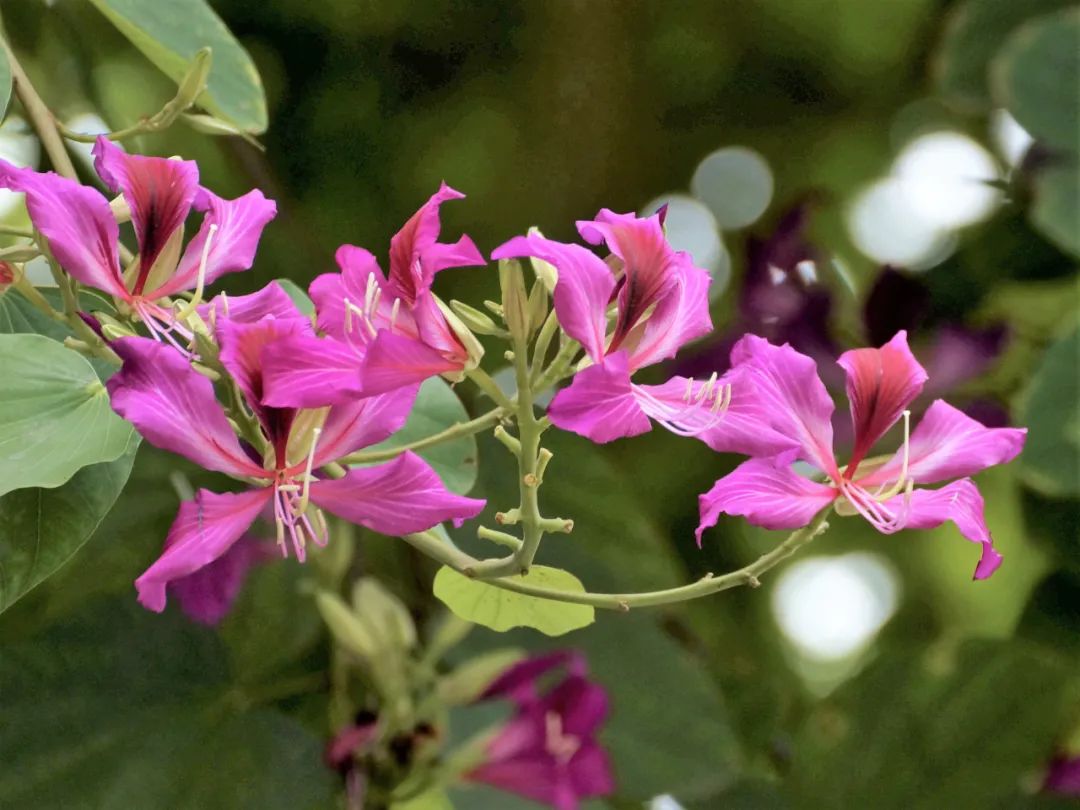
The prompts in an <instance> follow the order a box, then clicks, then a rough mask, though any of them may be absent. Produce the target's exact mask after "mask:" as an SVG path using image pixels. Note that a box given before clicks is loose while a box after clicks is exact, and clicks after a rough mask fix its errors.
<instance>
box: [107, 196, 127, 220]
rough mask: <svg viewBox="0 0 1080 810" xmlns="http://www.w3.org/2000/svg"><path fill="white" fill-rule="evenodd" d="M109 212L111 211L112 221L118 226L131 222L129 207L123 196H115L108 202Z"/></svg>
mask: <svg viewBox="0 0 1080 810" xmlns="http://www.w3.org/2000/svg"><path fill="white" fill-rule="evenodd" d="M109 210H111V211H112V215H113V219H115V220H116V223H117V224H118V225H123V224H124V223H125V222H130V221H131V206H130V205H128V202H127V200H125V199H124V195H123V194H117V195H116V196H115V197H114V198H113V199H112V200H110V201H109Z"/></svg>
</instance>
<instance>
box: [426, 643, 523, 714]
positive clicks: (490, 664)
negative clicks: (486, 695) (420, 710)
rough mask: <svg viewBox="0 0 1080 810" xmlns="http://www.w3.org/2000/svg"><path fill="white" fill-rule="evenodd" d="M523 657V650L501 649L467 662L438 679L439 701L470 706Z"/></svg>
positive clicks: (451, 704)
mask: <svg viewBox="0 0 1080 810" xmlns="http://www.w3.org/2000/svg"><path fill="white" fill-rule="evenodd" d="M524 657H525V653H524V652H523V651H522V650H518V649H507V648H500V649H498V650H492V651H491V652H489V653H483V654H481V655H478V656H476V657H474V658H470V659H469V660H468V661H466V662H465V663H464V664H462V665H461V666H459V667H457V668H456V669H454V670H453V671H452V672H449V673H447V674H446V675H443V676H442V677H441V678H439V682H438V685H437V689H438V692H439V698H440V699H441V700H442V702H443V703H444V704H446V705H448V706H464V705H466V704H469V703H472V702H473V701H474V700H476V698H478V697H479V696H480V693H481V692H483V691H484V690H485V689H487V688H488V686H489V685H490V684H491V682H492V681H494V680H495V679H496V678H497V677H499V676H500V675H502V673H503V672H505V671H506V670H507V669H508V668H509V667H510V666H512V665H513V664H516V663H517V662H518V661H520V660H521V659H522V658H524Z"/></svg>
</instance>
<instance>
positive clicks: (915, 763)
mask: <svg viewBox="0 0 1080 810" xmlns="http://www.w3.org/2000/svg"><path fill="white" fill-rule="evenodd" d="M1076 685H1077V683H1076V673H1075V671H1074V670H1073V669H1072V668H1070V667H1069V666H1068V665H1067V663H1065V662H1064V661H1063V660H1061V659H1060V658H1059V657H1058V656H1056V655H1054V654H1052V653H1051V652H1050V651H1049V650H1047V649H1044V648H1040V647H1034V646H1027V645H1024V644H1022V643H1017V642H972V643H970V644H968V645H966V646H964V647H963V648H961V649H960V651H959V655H958V657H957V660H956V661H955V662H946V661H941V660H936V661H928V660H926V657H925V656H920V654H919V652H918V651H912V650H902V651H895V652H893V653H891V654H885V655H883V656H881V657H880V658H879V659H878V660H877V661H875V662H874V663H873V664H872V665H871V666H870V667H869V668H868V669H867V670H866V671H864V672H863V673H862V674H861V675H859V676H858V677H857V678H855V679H854V680H853V681H851V682H849V683H848V684H846V685H845V686H843V687H841V688H840V690H839V691H838V692H837V693H836V694H835V695H834V696H832V697H830V698H829V699H827V700H825V701H824V702H822V703H821V704H819V706H818V707H817V708H816V709H815V710H814V712H813V713H812V714H811V715H810V717H809V719H808V721H807V722H806V724H805V725H804V727H803V728H802V730H801V731H800V733H799V736H798V738H797V740H796V744H795V751H794V757H793V770H792V772H791V775H790V777H789V779H788V781H787V783H786V786H787V790H788V794H789V796H790V798H791V801H792V804H793V805H794V806H796V807H807V808H818V807H874V808H879V809H880V810H889V808H898V809H899V808H904V810H913V809H914V808H925V810H931V809H932V808H933V809H934V810H936V809H937V808H942V807H991V806H997V805H996V804H995V803H996V802H998V801H1000V799H1001V798H1002V797H1003V796H1008V795H1010V794H1011V793H1013V792H1015V791H1017V790H1018V787H1019V784H1020V781H1021V779H1022V778H1023V777H1024V776H1025V775H1026V773H1027V772H1028V771H1030V770H1032V769H1035V768H1038V767H1039V766H1040V765H1041V764H1042V763H1044V762H1046V761H1047V759H1048V757H1049V756H1050V754H1051V753H1052V752H1053V749H1054V744H1055V739H1056V737H1057V735H1058V734H1060V733H1061V732H1062V731H1064V730H1065V728H1064V726H1066V725H1067V724H1068V723H1069V722H1070V721H1071V719H1072V718H1071V717H1070V715H1069V712H1068V711H1067V709H1068V707H1069V706H1070V703H1071V701H1072V700H1073V699H1074V698H1075V687H1076Z"/></svg>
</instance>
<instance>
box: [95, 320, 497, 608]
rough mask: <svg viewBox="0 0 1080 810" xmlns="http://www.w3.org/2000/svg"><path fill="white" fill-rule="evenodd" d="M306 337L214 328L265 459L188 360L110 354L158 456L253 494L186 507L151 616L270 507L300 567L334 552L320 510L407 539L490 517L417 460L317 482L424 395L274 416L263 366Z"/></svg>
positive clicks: (139, 584) (112, 385) (121, 396)
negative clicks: (289, 342) (173, 457)
mask: <svg viewBox="0 0 1080 810" xmlns="http://www.w3.org/2000/svg"><path fill="white" fill-rule="evenodd" d="M297 314H298V313H297ZM310 330H311V325H310V322H309V321H308V320H307V319H305V318H301V317H294V318H265V319H263V320H258V321H255V322H251V323H243V322H238V321H232V320H225V321H222V320H220V319H219V320H218V322H217V325H216V336H217V339H218V340H219V341H220V344H221V355H220V360H221V363H222V365H224V367H225V368H226V369H227V370H228V371H229V373H230V374H231V375H232V377H233V379H234V380H235V382H236V384H237V387H238V389H239V391H240V392H241V393H242V395H243V398H244V399H245V400H246V403H247V406H248V408H249V409H250V411H251V412H252V413H253V414H254V415H255V417H256V419H257V422H258V425H259V430H260V431H261V438H262V439H263V440H264V442H265V445H266V449H265V451H264V453H263V457H262V458H259V457H258V455H257V453H256V452H254V451H253V450H252V449H251V448H250V446H247V445H242V444H241V442H240V441H239V440H238V439H237V437H236V435H235V433H234V432H233V428H232V426H231V425H230V424H229V421H228V419H227V417H226V415H225V412H224V411H223V410H222V407H221V405H220V404H219V403H218V401H217V399H216V398H215V396H214V390H213V385H212V384H211V382H210V380H208V379H207V378H206V377H204V376H202V375H200V374H199V373H198V372H196V371H195V370H194V369H192V367H191V366H190V364H189V363H188V362H187V360H186V359H185V357H184V356H183V355H182V354H180V353H179V352H176V351H175V350H173V349H172V348H170V347H168V346H166V345H164V344H160V343H156V342H154V341H152V340H147V339H144V338H123V339H120V340H116V341H113V343H112V344H111V345H112V347H113V349H114V350H115V351H116V353H117V354H118V355H120V357H121V359H122V360H123V361H124V365H123V367H122V368H121V370H120V371H119V372H118V373H117V374H115V375H114V376H113V377H112V378H111V379H110V380H109V381H108V383H107V386H108V389H109V395H110V397H111V400H112V405H113V408H114V409H115V410H116V411H117V412H118V413H119V414H120V415H121V416H123V417H124V418H125V419H127V420H128V421H129V422H131V423H132V424H134V425H135V427H136V428H137V429H138V431H139V432H140V433H141V434H142V435H143V437H144V438H146V439H147V440H148V441H149V442H150V443H151V444H154V445H155V446H157V447H161V448H163V449H165V450H169V451H171V452H174V453H177V454H179V455H182V456H185V457H186V458H188V459H190V460H192V461H194V462H195V463H196V464H199V465H201V466H203V467H205V468H206V469H209V470H216V471H219V472H223V473H226V474H228V475H231V476H233V477H235V478H239V479H242V480H247V481H250V482H251V483H252V488H251V489H249V490H247V491H244V492H238V493H222V494H219V493H215V492H211V491H209V490H205V489H202V490H199V491H198V493H196V496H195V498H194V499H193V500H191V501H186V502H184V503H183V504H181V506H180V511H179V514H178V515H177V518H176V521H175V522H174V523H173V525H172V528H171V529H170V530H169V536H168V538H167V540H166V541H165V549H164V551H163V553H162V555H161V557H159V558H158V560H157V561H156V562H155V563H154V564H153V565H151V566H150V567H149V568H148V569H147V570H146V571H145V572H144V573H143V574H142V576H140V577H139V578H138V580H136V583H135V585H136V588H137V589H138V591H139V601H140V602H141V603H142V604H143V605H144V606H146V607H148V608H150V609H151V610H155V611H160V610H162V609H164V607H165V599H166V596H165V590H166V585H167V584H168V583H170V582H173V581H175V580H178V579H181V578H183V577H186V576H188V575H190V574H192V573H193V572H195V571H198V570H199V569H201V568H203V567H205V566H207V565H209V564H210V563H212V562H213V561H214V560H217V559H219V558H220V557H222V556H223V555H224V554H226V552H228V551H229V549H230V548H232V546H233V545H234V544H235V543H236V542H237V541H238V540H239V539H240V538H241V537H242V536H243V535H244V533H245V532H246V530H247V529H248V527H250V526H251V524H252V522H253V521H254V520H255V519H256V517H257V516H258V515H259V514H260V513H261V512H262V511H263V510H264V508H266V507H267V506H271V507H272V510H273V514H274V521H275V523H276V525H277V541H278V544H279V546H280V548H281V551H282V553H283V555H285V554H287V553H288V552H287V546H286V538H288V540H289V543H290V545H291V547H292V549H293V552H294V553H295V554H296V556H297V558H298V559H300V560H301V561H302V560H303V559H304V556H305V547H306V545H307V543H308V542H309V541H310V542H315V543H318V544H323V543H325V542H326V539H327V538H326V524H325V519H324V518H323V515H322V512H321V511H320V510H321V509H325V510H326V511H328V512H331V513H332V514H335V515H337V516H339V517H341V518H344V519H345V520H348V521H351V522H353V523H357V524H360V525H361V526H365V527H367V528H370V529H372V530H374V531H377V532H381V533H382V534H388V535H402V534H407V533H411V532H417V531H422V530H423V529H428V528H430V527H432V526H434V525H435V524H437V523H440V522H442V521H444V520H453V521H455V522H457V523H460V522H461V521H463V520H464V519H466V518H470V517H473V516H475V515H476V514H477V513H479V512H480V510H481V509H482V508H483V506H484V501H481V500H475V499H472V498H463V497H460V496H457V495H454V494H452V493H450V492H448V491H447V490H446V489H445V487H444V486H443V484H442V482H441V481H440V480H439V477H438V476H437V475H436V474H435V472H434V471H433V470H432V469H431V468H430V467H429V466H428V465H427V464H426V463H425V462H424V461H423V460H421V459H420V458H419V456H416V455H413V454H411V453H405V454H403V455H401V456H400V457H398V458H397V459H395V460H394V461H391V462H388V463H386V464H380V465H377V466H372V467H365V468H360V469H353V470H350V471H349V472H348V474H346V475H345V476H344V477H343V478H340V479H329V478H317V477H316V476H315V475H314V471H315V470H316V469H318V468H319V467H320V466H322V465H325V464H327V463H329V462H331V461H334V460H335V459H337V458H340V457H341V456H343V455H346V454H347V453H350V452H353V451H355V450H358V449H360V448H362V447H367V446H368V445H370V444H374V443H376V442H380V441H382V440H383V439H385V438H386V437H387V436H389V435H390V434H391V433H393V432H394V431H395V430H397V429H399V428H400V427H401V426H402V425H403V424H404V422H405V420H406V418H407V416H408V413H409V409H410V408H411V407H412V403H413V400H414V399H415V397H416V391H417V387H418V386H416V385H413V386H411V387H406V388H400V389H397V390H396V391H393V392H390V393H387V394H383V395H379V396H373V397H369V398H366V399H361V400H355V401H351V402H349V403H347V404H345V405H341V406H335V407H332V408H322V409H316V410H310V409H293V408H276V407H272V406H268V405H266V404H265V402H264V401H263V396H262V394H263V374H262V366H263V363H264V361H265V358H266V357H268V356H270V355H272V354H273V353H275V352H277V351H279V350H280V346H279V344H280V343H281V342H282V339H283V338H285V337H288V336H292V335H298V334H306V333H310Z"/></svg>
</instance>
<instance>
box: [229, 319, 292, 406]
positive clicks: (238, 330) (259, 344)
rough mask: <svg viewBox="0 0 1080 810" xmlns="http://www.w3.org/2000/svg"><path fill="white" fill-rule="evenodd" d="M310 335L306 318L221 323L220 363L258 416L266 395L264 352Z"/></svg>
mask: <svg viewBox="0 0 1080 810" xmlns="http://www.w3.org/2000/svg"><path fill="white" fill-rule="evenodd" d="M310 333H311V322H310V321H308V320H307V319H306V318H280V319H279V318H267V319H264V320H261V321H255V322H254V323H242V322H240V321H233V320H231V319H230V320H225V321H223V322H220V323H218V326H217V335H218V340H219V342H220V344H221V354H220V358H221V364H222V365H223V366H225V368H226V370H228V372H229V374H231V375H232V377H233V379H234V380H236V384H237V385H238V386H239V387H240V391H241V392H242V393H243V394H244V398H245V399H247V402H248V405H250V406H251V408H252V410H254V411H255V412H256V413H257V414H258V413H261V411H262V410H263V406H264V405H265V403H264V402H263V393H264V385H265V381H264V379H263V357H264V354H263V349H265V348H266V347H267V346H268V345H269V344H271V343H275V342H277V341H280V340H283V339H284V338H287V337H292V336H294V335H304V334H310Z"/></svg>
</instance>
